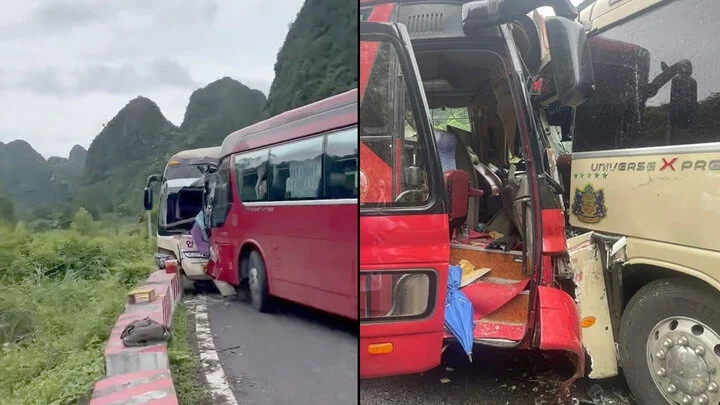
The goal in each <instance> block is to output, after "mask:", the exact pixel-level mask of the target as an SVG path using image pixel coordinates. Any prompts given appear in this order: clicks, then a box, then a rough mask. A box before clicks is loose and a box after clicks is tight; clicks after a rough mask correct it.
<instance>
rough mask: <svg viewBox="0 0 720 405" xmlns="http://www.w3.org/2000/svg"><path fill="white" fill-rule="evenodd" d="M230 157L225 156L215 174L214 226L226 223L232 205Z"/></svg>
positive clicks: (213, 197)
mask: <svg viewBox="0 0 720 405" xmlns="http://www.w3.org/2000/svg"><path fill="white" fill-rule="evenodd" d="M229 161H230V159H229V158H225V160H223V161H222V162H221V163H220V167H219V168H218V171H217V173H216V175H215V179H214V181H215V187H214V191H213V192H211V195H212V201H211V204H212V215H211V217H210V218H211V226H212V227H213V228H216V227H219V226H222V225H223V224H224V223H225V218H226V217H227V214H228V211H230V205H231V203H232V193H231V189H230V172H229V170H228V162H229Z"/></svg>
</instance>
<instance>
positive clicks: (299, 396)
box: [207, 294, 358, 405]
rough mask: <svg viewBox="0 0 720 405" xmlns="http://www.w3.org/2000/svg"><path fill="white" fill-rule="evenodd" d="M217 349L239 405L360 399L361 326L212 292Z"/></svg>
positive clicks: (328, 404)
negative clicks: (260, 308)
mask: <svg viewBox="0 0 720 405" xmlns="http://www.w3.org/2000/svg"><path fill="white" fill-rule="evenodd" d="M207 309H208V316H209V319H210V328H211V330H212V335H213V338H214V340H215V348H216V350H217V352H218V355H219V357H220V361H221V363H222V365H223V368H224V370H225V374H226V376H227V379H228V381H229V383H230V386H231V389H232V390H233V392H234V393H235V397H236V398H237V401H238V403H239V404H240V405H270V404H272V405H286V404H287V405H289V404H297V405H305V404H308V405H311V404H312V405H336V404H348V405H351V404H356V403H357V390H358V382H357V367H358V366H357V361H358V360H357V344H358V338H357V326H356V325H357V324H356V323H351V322H349V321H344V320H342V319H337V318H334V317H331V316H327V315H324V314H319V313H317V312H315V311H312V310H309V309H306V308H303V307H300V306H297V305H293V304H289V303H278V304H276V307H275V311H274V313H272V314H261V313H259V312H257V311H255V310H254V309H253V308H252V307H251V306H250V305H249V304H248V303H246V302H244V301H243V300H242V297H241V298H233V299H226V298H222V297H221V296H220V295H217V294H208V298H207Z"/></svg>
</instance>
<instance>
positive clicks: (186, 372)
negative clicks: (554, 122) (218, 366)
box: [168, 303, 212, 405]
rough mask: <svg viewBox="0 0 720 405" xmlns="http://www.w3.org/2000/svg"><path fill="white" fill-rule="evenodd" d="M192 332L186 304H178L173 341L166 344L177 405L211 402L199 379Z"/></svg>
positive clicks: (198, 404) (196, 404)
mask: <svg viewBox="0 0 720 405" xmlns="http://www.w3.org/2000/svg"><path fill="white" fill-rule="evenodd" d="M194 331H195V328H194V327H193V323H192V322H189V320H188V311H187V308H186V306H185V304H183V303H178V305H177V307H176V308H175V314H173V321H172V339H171V340H170V344H169V345H168V355H169V356H170V372H171V373H172V377H173V382H174V384H175V391H176V392H177V396H178V401H179V402H180V405H205V404H211V403H212V397H211V396H210V393H209V391H208V390H207V388H206V386H205V385H204V383H203V382H201V380H200V377H199V376H201V375H202V374H201V373H202V366H201V364H200V359H199V356H198V355H197V353H196V352H194V351H193V349H192V345H191V341H190V337H191V336H193V335H194Z"/></svg>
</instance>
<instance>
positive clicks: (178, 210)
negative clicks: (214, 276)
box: [144, 146, 220, 288]
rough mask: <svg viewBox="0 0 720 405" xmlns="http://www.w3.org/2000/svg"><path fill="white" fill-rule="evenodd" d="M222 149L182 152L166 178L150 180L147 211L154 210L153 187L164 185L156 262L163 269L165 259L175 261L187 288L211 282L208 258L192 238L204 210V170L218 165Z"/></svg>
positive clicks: (170, 162) (168, 167)
mask: <svg viewBox="0 0 720 405" xmlns="http://www.w3.org/2000/svg"><path fill="white" fill-rule="evenodd" d="M219 153H220V147H219V146H218V147H213V148H200V149H191V150H185V151H182V152H178V153H176V154H175V155H173V156H172V157H171V158H170V160H168V163H167V165H166V166H165V171H164V172H163V174H162V175H153V176H150V178H148V182H147V186H146V188H145V201H144V205H145V209H146V210H148V211H149V210H151V209H152V204H153V203H152V195H153V194H152V186H153V184H154V183H156V182H158V183H160V193H159V207H158V221H157V253H156V254H155V260H156V262H157V264H158V267H159V268H163V266H164V262H165V260H168V259H175V260H177V262H178V267H179V270H180V272H181V273H182V276H183V284H184V286H185V288H191V287H192V285H193V282H194V281H202V280H211V278H210V277H209V276H208V275H207V274H206V272H205V268H206V266H207V261H208V258H207V257H206V256H205V255H204V254H202V253H201V252H199V251H198V249H197V247H196V246H195V242H194V240H193V238H192V236H191V235H190V230H191V229H192V227H193V225H194V223H195V216H196V215H197V214H198V212H200V210H201V209H202V208H203V201H204V200H203V198H204V195H203V191H204V188H203V173H202V171H201V170H200V167H201V166H202V165H204V164H214V163H216V160H217V157H218V156H219Z"/></svg>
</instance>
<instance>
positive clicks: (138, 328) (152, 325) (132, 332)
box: [120, 317, 170, 347]
mask: <svg viewBox="0 0 720 405" xmlns="http://www.w3.org/2000/svg"><path fill="white" fill-rule="evenodd" d="M120 339H122V342H123V344H124V345H125V347H138V346H149V345H153V344H156V343H161V342H167V341H168V340H170V328H168V327H167V326H165V325H163V324H161V323H159V322H156V321H154V320H152V319H150V318H149V317H145V318H143V319H138V320H136V321H132V322H130V324H129V325H128V326H126V327H125V329H123V331H122V333H121V334H120Z"/></svg>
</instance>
